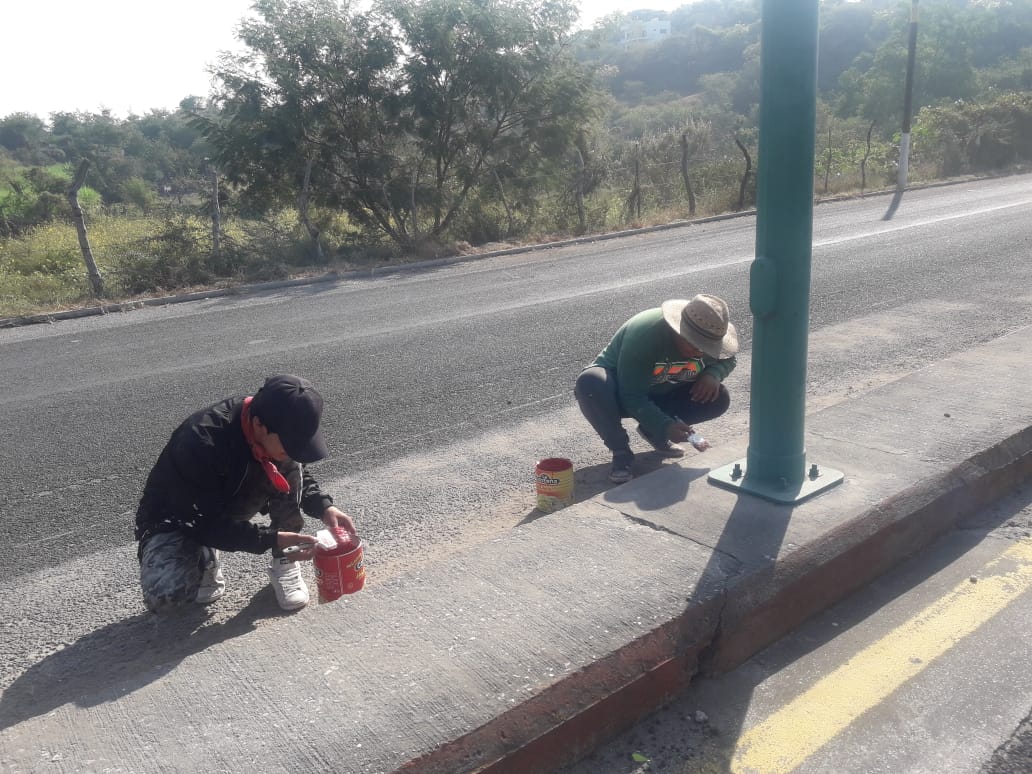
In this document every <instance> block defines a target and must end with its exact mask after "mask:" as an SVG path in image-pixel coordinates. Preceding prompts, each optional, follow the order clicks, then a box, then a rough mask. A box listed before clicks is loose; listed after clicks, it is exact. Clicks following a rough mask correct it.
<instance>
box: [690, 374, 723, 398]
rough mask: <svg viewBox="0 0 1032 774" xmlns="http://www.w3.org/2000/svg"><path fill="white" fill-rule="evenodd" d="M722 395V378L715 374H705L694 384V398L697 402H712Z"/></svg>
mask: <svg viewBox="0 0 1032 774" xmlns="http://www.w3.org/2000/svg"><path fill="white" fill-rule="evenodd" d="M718 395H720V379H718V378H717V377H715V376H714V375H713V374H703V375H702V376H700V377H699V378H698V379H696V380H695V384H693V385H692V400H694V401H695V402H696V403H712V402H713V401H715V400H716V399H717V396H718Z"/></svg>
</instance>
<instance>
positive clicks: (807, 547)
mask: <svg viewBox="0 0 1032 774" xmlns="http://www.w3.org/2000/svg"><path fill="white" fill-rule="evenodd" d="M1030 373H1032V329H1024V330H1021V331H1018V332H1016V333H1014V334H1012V335H1009V336H1006V337H1003V338H1000V339H997V340H995V341H992V342H989V343H987V344H985V345H983V346H981V347H978V348H976V349H974V350H971V351H966V352H963V353H959V354H957V355H956V356H954V357H952V358H950V359H948V360H946V361H943V362H940V363H937V364H935V365H934V366H931V367H928V368H926V369H924V370H922V371H919V372H917V373H914V374H912V375H909V376H906V377H904V378H902V379H900V380H898V381H896V382H893V383H891V384H888V385H885V386H883V387H881V388H878V389H876V390H873V391H871V392H869V393H866V394H864V395H862V396H860V397H858V398H855V399H853V400H850V401H847V402H844V403H841V404H838V405H835V406H832V407H830V408H827V409H825V410H823V411H821V412H819V413H816V414H814V415H811V416H810V417H808V419H807V433H806V439H807V446H808V449H807V452H808V458H809V459H810V460H813V461H816V462H818V463H819V464H821V465H826V466H829V467H832V468H836V469H838V470H841V471H843V472H844V473H845V475H846V479H845V481H844V482H843V483H842V484H841V485H839V486H838V487H835V488H834V489H832V490H830V491H828V492H826V493H823V494H821V495H819V496H817V497H815V498H813V499H812V500H809V501H806V502H804V503H803V504H801V505H799V506H797V507H795V508H789V507H785V506H778V505H775V504H772V503H768V502H766V501H762V500H759V499H756V498H753V497H751V496H739V495H737V494H736V493H734V492H731V491H728V490H725V489H721V488H718V487H715V486H713V485H711V484H709V483H708V482H707V480H706V474H707V473H708V471H709V469H710V468H711V467H712V468H716V467H718V466H720V465H723V464H725V463H728V462H731V461H733V460H736V459H739V458H741V457H744V456H745V454H746V444H747V439H746V438H741V439H737V441H733V442H730V443H727V442H722V443H721V445H720V446H719V447H718V448H715V449H713V450H711V451H709V452H706V453H705V454H704V455H693V456H689V457H686V458H685V459H684V460H682V461H681V462H680V463H678V464H670V465H665V466H664V467H663V468H661V469H660V470H658V471H656V472H654V473H651V474H648V475H646V476H642V477H641V478H639V479H636V480H634V481H632V482H630V483H628V484H626V485H624V486H620V487H615V488H613V489H610V490H609V491H607V492H604V493H602V494H601V495H598V496H597V497H595V498H593V499H591V500H588V501H585V502H582V503H579V504H577V505H575V506H572V507H570V508H567V509H565V510H563V511H560V512H558V513H555V514H550V515H547V516H543V517H541V518H539V519H537V520H536V521H533V522H531V523H529V524H526V525H524V526H522V527H520V528H518V529H515V530H513V531H512V532H511V533H510V534H508V535H506V537H505V538H504V539H499V540H495V541H492V542H489V543H485V544H482V545H480V546H478V547H476V548H475V549H472V550H469V551H467V552H465V553H460V554H458V555H455V556H451V557H449V558H448V559H447V560H446V561H444V562H442V563H441V564H439V565H436V566H430V567H428V568H427V569H425V570H424V571H421V572H419V573H418V574H412V575H408V576H399V577H397V578H394V579H393V580H390V581H387V582H384V583H382V584H377V585H373V586H371V587H370V588H368V589H366V590H365V591H363V592H362V593H360V594H357V595H355V596H354V597H352V598H347V599H344V600H341V601H339V602H336V603H333V604H329V605H320V606H314V605H313V606H311V607H310V608H308V609H306V610H304V611H301V612H300V613H298V614H297V615H294V616H290V617H286V618H282V619H276V620H273V621H269V622H268V623H267V624H263V625H262V626H261V627H259V628H254V629H248V630H245V631H238V632H233V636H227V637H226V638H224V639H218V638H215V639H214V640H211V638H210V637H209V638H208V640H207V641H205V642H203V643H197V644H196V645H195V646H193V647H190V646H189V644H184V647H182V648H181V649H180V652H179V653H178V655H177V656H176V657H175V658H170V659H166V660H165V661H162V660H160V659H151V660H142V661H141V660H140V658H139V654H135V653H127V654H125V657H126V660H127V664H130V665H131V666H130V667H127V668H126V669H124V670H120V671H119V672H118V673H117V674H112V675H111V679H110V681H108V682H106V683H105V686H106V687H105V688H104V689H103V690H99V691H96V692H94V693H90V694H89V695H78V696H69V697H64V696H62V694H61V686H60V685H58V684H56V683H55V684H49V685H48V684H47V675H46V672H45V670H43V671H41V672H40V673H39V674H37V675H34V681H35V682H34V684H33V685H32V686H31V688H30V689H27V688H26V687H25V686H20V692H19V693H18V696H17V701H15V699H14V698H12V696H8V695H7V694H10V693H11V691H8V692H7V694H5V695H4V696H3V697H2V698H0V725H2V727H3V730H2V731H0V769H2V770H3V771H5V772H11V773H12V774H13V773H14V772H37V771H46V772H50V771H55V772H141V773H142V772H147V773H148V774H149V773H150V772H160V771H170V772H193V771H227V772H244V771H250V772H316V771H318V772H321V771H333V772H350V773H352V774H374V773H377V772H395V771H399V770H400V771H409V772H435V773H436V772H441V773H447V774H452V773H453V772H467V771H491V772H522V773H527V772H530V773H536V772H547V771H549V770H550V769H552V768H554V767H556V766H558V765H560V764H562V763H564V762H569V761H572V760H573V759H576V758H577V757H579V756H580V755H581V754H583V753H584V752H587V751H588V750H589V749H590V748H591V747H592V745H593V744H594V743H595V742H596V741H597V740H598V739H599V738H604V737H606V736H607V735H610V734H612V733H613V732H615V731H617V730H619V729H621V728H623V727H624V726H626V725H628V724H630V723H632V722H634V721H635V720H637V719H638V718H639V717H640V716H641V715H643V714H644V713H647V712H648V711H650V710H651V709H654V708H655V707H656V706H658V705H659V704H660V703H662V702H663V701H664V700H666V699H667V698H668V697H670V696H672V695H673V694H674V693H675V692H677V691H679V690H681V689H683V688H684V687H685V686H686V685H688V684H689V682H690V681H691V679H692V677H693V676H694V675H696V674H698V673H700V672H703V671H704V672H719V671H724V670H728V669H731V668H733V667H734V666H735V665H737V664H739V663H741V662H742V661H743V660H744V659H746V658H748V657H749V656H750V655H752V654H753V653H755V652H757V651H758V650H759V649H760V648H762V647H763V646H765V645H766V644H768V643H770V642H772V641H774V640H775V639H777V638H778V637H780V636H781V635H783V634H784V633H785V632H787V631H789V630H790V629H792V628H793V627H794V626H796V625H797V624H798V623H799V622H801V621H802V620H804V619H805V618H806V617H808V616H809V615H811V614H813V613H814V612H816V611H818V610H821V609H823V608H825V607H827V606H829V605H830V604H832V603H833V602H835V601H836V600H838V599H840V598H841V597H843V596H845V595H846V594H848V593H850V592H851V591H853V590H855V589H856V588H858V587H860V586H862V585H863V584H865V583H866V582H867V581H869V580H870V579H872V578H873V577H875V576H876V575H878V574H880V573H881V572H883V571H885V570H886V569H888V568H889V567H891V566H893V565H894V564H896V563H898V562H899V561H901V560H902V559H903V558H904V557H906V556H908V555H910V554H912V553H913V552H915V551H917V550H919V549H920V548H922V547H923V546H924V545H926V544H928V543H930V542H931V541H932V540H934V539H935V538H936V537H937V536H938V535H940V534H942V533H944V532H946V531H948V530H950V529H951V528H952V527H953V526H954V524H955V523H956V522H957V520H958V519H959V518H960V517H962V516H963V515H965V514H968V513H970V512H972V511H974V510H976V509H978V508H980V507H981V506H982V505H983V504H985V503H988V502H991V501H992V500H994V499H995V498H996V497H998V496H999V495H1000V494H1002V493H1003V492H1005V491H1007V490H1008V489H1009V488H1010V487H1012V486H1014V485H1015V483H1016V482H1018V481H1020V480H1022V479H1024V478H1027V477H1028V476H1029V475H1032V389H1030V387H1029V374H1030ZM528 499H529V498H528ZM375 571H376V569H375V567H370V572H371V573H375ZM156 631H157V630H156ZM158 636H160V635H158ZM108 655H110V654H108ZM108 663H110V659H108ZM84 666H85V668H88V664H87V665H84ZM55 680H56V678H55ZM48 695H50V696H54V695H57V696H61V700H60V701H53V700H51V701H49V702H48V701H47V700H46V697H47V696H48Z"/></svg>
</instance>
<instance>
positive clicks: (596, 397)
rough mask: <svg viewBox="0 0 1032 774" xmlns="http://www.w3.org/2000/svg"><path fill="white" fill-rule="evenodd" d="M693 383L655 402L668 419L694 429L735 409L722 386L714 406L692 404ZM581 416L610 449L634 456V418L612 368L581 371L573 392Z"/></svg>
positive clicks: (596, 367) (594, 368) (599, 367)
mask: <svg viewBox="0 0 1032 774" xmlns="http://www.w3.org/2000/svg"><path fill="white" fill-rule="evenodd" d="M691 390H692V383H690V382H689V383H687V384H684V385H682V386H680V387H677V388H675V389H673V390H671V391H670V392H668V393H666V394H665V395H657V396H655V397H654V398H652V402H653V403H655V404H656V405H657V406H659V408H660V409H661V410H662V411H663V412H664V413H665V414H667V415H669V416H671V417H674V418H675V419H679V420H681V421H682V422H684V423H686V424H689V425H694V424H696V423H698V422H705V421H706V420H708V419H715V418H716V417H719V416H720V415H721V414H723V413H724V412H725V411H727V409H728V407H729V406H730V405H731V394H730V393H729V392H728V391H727V388H726V387H725V386H724V385H720V394H719V395H718V396H717V399H716V400H714V401H713V402H712V403H698V402H696V401H694V400H692V393H691ZM573 394H574V395H575V396H576V397H577V403H578V404H579V405H580V410H581V413H582V414H584V417H585V418H586V419H587V420H588V422H589V423H590V424H591V426H592V427H593V428H595V432H596V433H598V434H599V436H600V437H601V438H602V442H603V443H604V444H605V445H606V447H607V448H608V449H609V450H610V451H612V452H613V453H614V454H615V453H630V450H631V446H630V441H629V439H628V438H627V431H626V430H624V427H623V422H622V421H621V420H623V418H624V417H629V416H630V414H628V413H627V411H626V410H624V408H623V406H621V405H620V399H619V398H618V397H617V396H618V390H617V384H616V372H615V371H613V370H612V369H611V368H602V367H601V366H592V367H591V368H585V369H584V370H583V371H581V373H580V376H578V377H577V383H576V385H575V386H574V388H573Z"/></svg>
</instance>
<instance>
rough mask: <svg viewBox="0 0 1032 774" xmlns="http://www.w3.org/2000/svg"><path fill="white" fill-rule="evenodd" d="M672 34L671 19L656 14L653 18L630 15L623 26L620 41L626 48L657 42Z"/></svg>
mask: <svg viewBox="0 0 1032 774" xmlns="http://www.w3.org/2000/svg"><path fill="white" fill-rule="evenodd" d="M669 35H670V19H665V18H663V17H660V16H654V17H652V18H651V19H635V18H633V17H628V18H627V19H625V20H624V23H623V26H622V28H621V35H620V43H621V45H623V47H624V48H625V49H627V48H630V47H631V46H636V45H639V44H641V43H655V42H656V41H657V40H662V39H663V38H666V37H668V36H669Z"/></svg>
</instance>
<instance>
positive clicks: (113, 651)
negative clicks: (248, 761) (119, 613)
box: [0, 587, 289, 731]
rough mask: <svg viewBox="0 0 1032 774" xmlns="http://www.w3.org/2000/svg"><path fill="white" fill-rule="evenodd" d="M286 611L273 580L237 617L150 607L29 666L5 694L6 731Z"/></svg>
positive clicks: (103, 698) (1, 723)
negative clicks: (216, 620) (159, 613)
mask: <svg viewBox="0 0 1032 774" xmlns="http://www.w3.org/2000/svg"><path fill="white" fill-rule="evenodd" d="M279 615H289V614H285V613H282V612H281V611H280V610H279V607H278V606H277V604H276V599H275V596H274V595H273V592H272V590H271V589H270V588H268V587H266V588H264V589H262V591H260V592H259V593H258V594H255V596H254V597H252V599H251V601H250V602H249V603H248V604H247V605H246V606H245V607H244V608H242V609H241V610H239V611H238V612H237V613H236V614H235V615H233V617H232V618H229V619H228V620H225V621H222V622H219V623H212V622H209V617H210V613H209V611H208V609H207V608H204V607H201V606H196V607H193V608H190V609H188V610H184V611H183V612H181V613H178V614H173V615H167V616H157V615H154V614H153V613H144V614H141V615H136V616H133V617H131V618H127V619H125V620H123V621H118V622H116V623H112V624H108V625H107V626H104V627H102V628H100V629H97V630H96V631H94V632H90V633H89V634H87V635H85V636H83V637H80V638H79V639H78V640H77V641H76V642H74V643H73V644H71V645H69V646H68V647H66V648H63V649H62V650H59V651H57V652H56V653H53V654H51V655H49V656H47V657H46V658H44V659H43V660H42V661H40V662H39V663H37V664H34V665H33V666H32V667H30V668H29V669H27V670H25V672H23V673H22V674H21V675H20V676H19V677H18V678H17V679H16V680H15V681H14V682H13V683H11V685H10V686H9V687H8V688H7V690H5V691H4V692H3V695H2V696H0V731H2V730H4V729H7V728H10V727H11V726H14V725H17V724H18V723H21V722H24V721H26V720H29V719H31V718H34V717H37V716H39V715H45V714H46V713H48V712H51V711H52V710H54V709H57V708H58V707H61V706H63V705H65V704H68V703H73V704H76V705H78V706H80V707H94V706H97V705H100V704H104V703H105V702H109V701H115V700H117V699H119V698H121V697H122V696H126V695H128V694H131V693H133V692H134V691H136V690H138V689H140V688H142V687H144V686H146V685H148V684H149V683H152V682H154V681H155V680H159V679H160V678H161V677H163V676H164V675H166V674H168V673H170V672H172V671H173V670H174V669H175V668H176V666H177V665H178V664H179V662H180V661H182V660H183V659H184V658H186V657H187V656H190V655H193V654H194V653H199V652H200V651H202V650H205V649H206V648H209V647H211V646H212V645H215V644H216V643H219V642H224V641H226V640H230V639H232V638H234V637H239V636H241V635H243V634H247V633H249V632H252V631H254V630H255V629H256V628H257V627H256V622H257V621H258V620H259V619H262V618H273V617H277V616H279Z"/></svg>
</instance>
